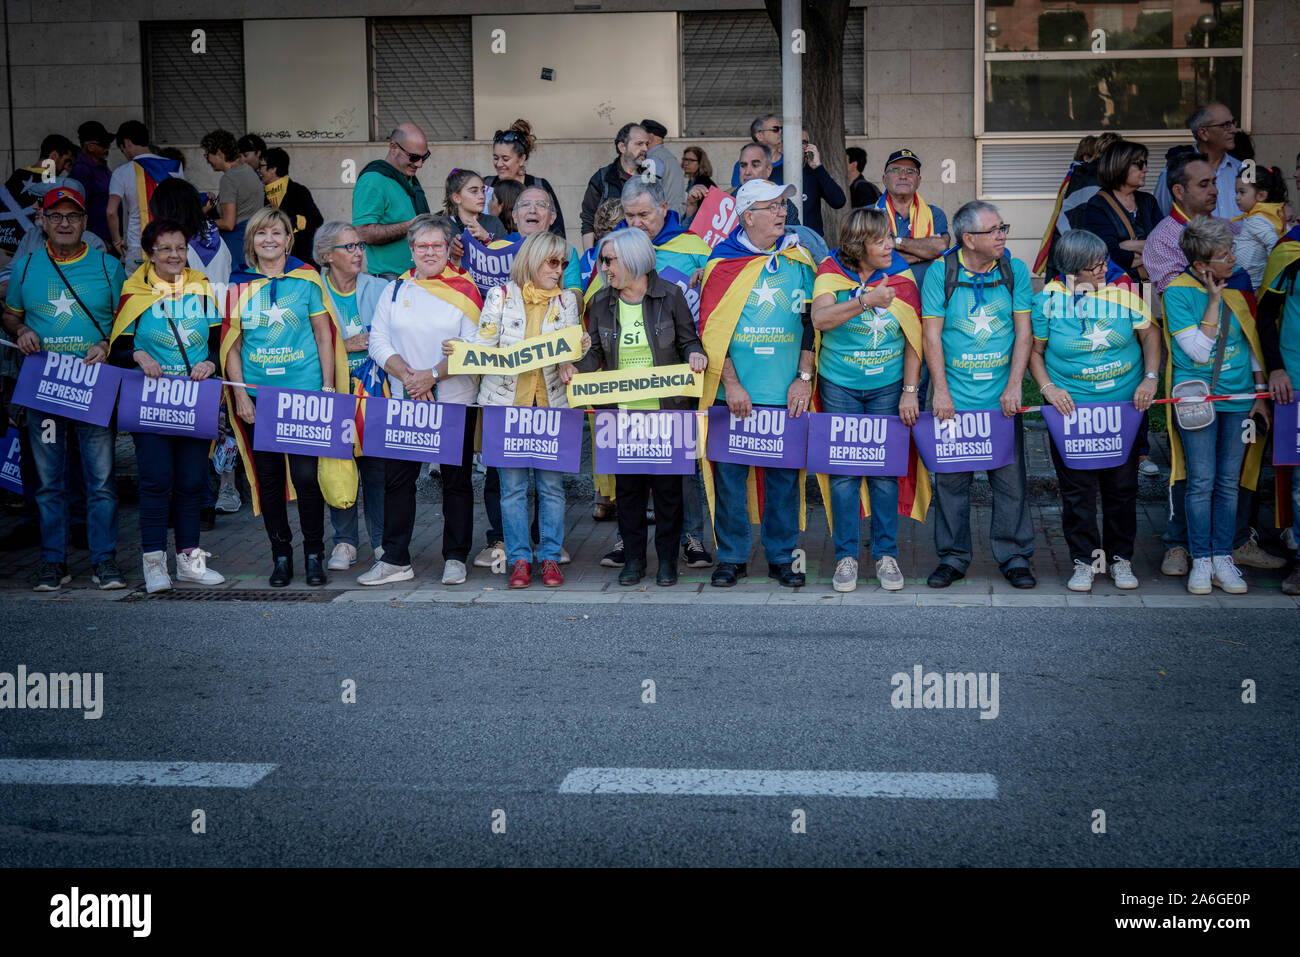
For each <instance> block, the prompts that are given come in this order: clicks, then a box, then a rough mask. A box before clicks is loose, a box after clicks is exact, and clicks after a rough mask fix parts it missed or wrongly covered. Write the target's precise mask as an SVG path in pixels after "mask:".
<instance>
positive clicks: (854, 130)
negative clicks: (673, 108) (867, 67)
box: [682, 10, 864, 136]
mask: <svg viewBox="0 0 1300 957" xmlns="http://www.w3.org/2000/svg"><path fill="white" fill-rule="evenodd" d="M682 68H683V90H684V94H683V102H684V105H685V109H684V111H683V112H684V119H685V122H684V125H683V130H682V135H683V136H749V124H750V122H751V121H752V120H753V119H754V117H755V116H758V115H759V114H760V113H764V112H767V113H776V114H780V112H781V51H780V47H779V45H778V41H777V34H776V31H775V30H773V29H772V22H771V21H770V20H769V19H768V18H767V14H766V13H763V12H761V11H744V12H735V11H729V12H723V13H686V14H683V15H682ZM843 70H844V132H845V134H847V135H849V136H858V135H861V134H862V133H863V129H864V110H863V91H862V82H863V80H862V75H863V16H862V11H861V10H853V11H850V13H849V19H848V24H847V26H846V28H845V31H844V62H843Z"/></svg>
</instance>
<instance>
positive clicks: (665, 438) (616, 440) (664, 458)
mask: <svg viewBox="0 0 1300 957" xmlns="http://www.w3.org/2000/svg"><path fill="white" fill-rule="evenodd" d="M595 415H596V418H595V421H594V422H593V424H592V431H591V441H592V448H593V450H594V452H595V459H596V461H595V466H594V468H595V470H596V472H597V473H598V474H600V475H694V474H695V459H696V457H697V455H698V452H697V442H696V435H695V413H694V412H663V411H656V410H646V411H637V410H635V409H632V410H626V409H625V410H620V411H618V412H613V411H600V412H597V413H596V414H595Z"/></svg>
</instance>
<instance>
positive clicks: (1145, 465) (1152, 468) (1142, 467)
mask: <svg viewBox="0 0 1300 957" xmlns="http://www.w3.org/2000/svg"><path fill="white" fill-rule="evenodd" d="M1138 471H1139V472H1141V473H1142V474H1143V475H1159V474H1160V466H1158V465H1156V463H1155V462H1153V461H1151V460H1150V459H1143V460H1142V461H1141V462H1139V463H1138Z"/></svg>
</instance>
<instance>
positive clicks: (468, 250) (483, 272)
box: [460, 207, 524, 296]
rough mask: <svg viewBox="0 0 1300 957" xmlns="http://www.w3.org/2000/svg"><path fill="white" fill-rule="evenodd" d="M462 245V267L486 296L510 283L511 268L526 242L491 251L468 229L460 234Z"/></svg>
mask: <svg viewBox="0 0 1300 957" xmlns="http://www.w3.org/2000/svg"><path fill="white" fill-rule="evenodd" d="M485 208H486V207H485ZM460 244H461V246H462V247H463V249H464V252H463V253H462V254H461V257H460V264H461V267H462V268H463V269H464V270H465V271H466V272H467V273H469V277H470V279H472V280H474V285H476V286H478V291H479V292H481V293H482V294H483V295H485V296H486V295H487V293H488V290H489V289H492V288H493V287H495V286H504V285H505V284H506V283H508V282H509V281H510V266H511V265H512V264H513V263H514V261H515V254H516V253H518V252H519V247H520V246H522V245H523V244H524V241H523V240H522V239H521V240H519V242H517V243H511V244H510V245H509V246H500V247H497V248H496V249H489V248H488V247H487V246H485V245H483V244H482V243H481V242H479V241H478V240H477V239H475V238H474V237H473V236H471V235H470V234H469V230H468V229H467V230H465V231H464V232H463V233H461V234H460Z"/></svg>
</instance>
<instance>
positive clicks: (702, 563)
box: [682, 535, 713, 568]
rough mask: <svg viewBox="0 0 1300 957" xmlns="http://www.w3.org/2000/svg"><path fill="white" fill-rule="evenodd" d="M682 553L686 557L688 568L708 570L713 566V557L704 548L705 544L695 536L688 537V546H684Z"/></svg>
mask: <svg viewBox="0 0 1300 957" xmlns="http://www.w3.org/2000/svg"><path fill="white" fill-rule="evenodd" d="M682 552H683V554H684V555H685V556H686V567H687V568H708V567H709V566H710V565H712V564H713V556H712V555H710V554H709V553H708V552H707V551H706V550H705V548H704V543H703V542H701V541H700V540H699V539H698V538H696V537H695V536H694V535H687V536H686V544H685V545H683V546H682Z"/></svg>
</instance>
